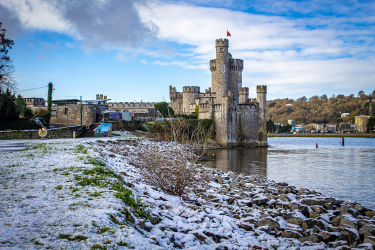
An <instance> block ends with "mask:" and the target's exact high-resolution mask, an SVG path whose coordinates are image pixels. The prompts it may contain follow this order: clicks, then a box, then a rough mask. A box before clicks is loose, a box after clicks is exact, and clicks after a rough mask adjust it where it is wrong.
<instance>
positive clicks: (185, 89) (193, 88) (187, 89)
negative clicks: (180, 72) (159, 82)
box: [182, 86, 201, 94]
mask: <svg viewBox="0 0 375 250" xmlns="http://www.w3.org/2000/svg"><path fill="white" fill-rule="evenodd" d="M200 91H201V88H200V87H198V86H185V87H183V88H182V92H183V93H198V94H199V93H200Z"/></svg>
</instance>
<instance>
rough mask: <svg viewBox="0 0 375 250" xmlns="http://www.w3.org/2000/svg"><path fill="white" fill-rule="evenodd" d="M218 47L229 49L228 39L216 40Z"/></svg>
mask: <svg viewBox="0 0 375 250" xmlns="http://www.w3.org/2000/svg"><path fill="white" fill-rule="evenodd" d="M216 47H229V40H228V39H226V38H219V39H216Z"/></svg>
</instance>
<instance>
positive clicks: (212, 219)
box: [0, 138, 375, 249]
mask: <svg viewBox="0 0 375 250" xmlns="http://www.w3.org/2000/svg"><path fill="white" fill-rule="evenodd" d="M28 143H30V141H28ZM33 144H34V145H35V147H33V148H29V149H27V150H23V151H19V152H10V153H5V154H3V155H2V156H1V163H0V170H1V175H0V178H1V180H0V183H1V185H2V186H3V187H4V188H3V189H2V190H0V193H1V195H0V199H1V201H0V206H1V209H0V235H1V237H0V238H1V240H0V247H2V248H11V247H15V248H80V249H90V248H91V249H93V248H97V249H98V248H101V249H104V248H121V247H124V248H125V249H126V248H136V249H158V248H159V249H166V248H185V249H188V248H190V249H225V248H227V249H249V248H250V249H275V248H276V249H326V248H341V249H349V247H363V248H364V249H373V248H372V247H373V245H374V244H375V238H374V236H375V235H374V233H375V218H374V211H372V210H369V209H366V208H364V207H363V206H361V205H360V204H356V203H349V202H346V201H342V200H338V199H335V198H331V197H325V196H323V195H321V194H319V193H316V192H314V191H312V190H306V189H298V190H297V189H296V188H294V187H291V186H288V184H286V183H275V182H272V181H268V180H266V179H259V178H255V177H252V176H245V175H243V174H236V173H233V172H224V171H218V170H213V169H210V168H207V167H205V166H202V165H196V166H192V167H193V168H192V169H191V171H194V176H197V177H199V182H197V183H196V185H194V186H193V188H192V189H191V191H192V192H190V193H188V194H186V195H185V196H183V197H179V196H174V195H171V194H170V193H166V192H164V191H162V190H161V189H160V188H155V187H153V186H151V185H148V184H146V182H145V181H144V179H143V178H142V176H141V175H140V172H139V169H138V168H136V167H135V166H134V162H136V160H137V159H139V156H140V155H141V154H142V152H145V150H148V149H150V148H158V149H160V150H162V151H163V152H167V151H169V150H171V149H172V148H176V145H175V144H171V143H163V142H152V141H149V140H137V139H131V140H130V139H128V138H117V139H113V138H104V139H102V138H100V140H99V139H76V140H47V141H40V140H38V141H33ZM178 147H180V146H178ZM180 149H181V150H183V148H181V147H180ZM116 183H118V184H121V186H123V187H124V189H122V188H119V186H118V185H116ZM140 199H141V201H140Z"/></svg>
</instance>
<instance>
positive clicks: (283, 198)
mask: <svg viewBox="0 0 375 250" xmlns="http://www.w3.org/2000/svg"><path fill="white" fill-rule="evenodd" d="M278 198H279V199H280V200H282V201H290V199H289V197H288V196H286V195H283V194H281V195H279V197H278Z"/></svg>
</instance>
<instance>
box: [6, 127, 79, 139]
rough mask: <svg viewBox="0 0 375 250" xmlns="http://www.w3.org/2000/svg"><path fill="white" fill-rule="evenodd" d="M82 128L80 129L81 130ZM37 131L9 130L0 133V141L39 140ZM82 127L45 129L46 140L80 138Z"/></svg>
mask: <svg viewBox="0 0 375 250" xmlns="http://www.w3.org/2000/svg"><path fill="white" fill-rule="evenodd" d="M81 128H82V129H81ZM38 131H39V130H11V131H0V140H15V139H40V138H41V137H40V136H39V134H38ZM83 131H84V129H83V126H74V127H65V128H54V129H47V136H46V137H45V138H46V139H61V138H73V133H74V132H75V137H78V136H80V135H81V134H82V133H83Z"/></svg>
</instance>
